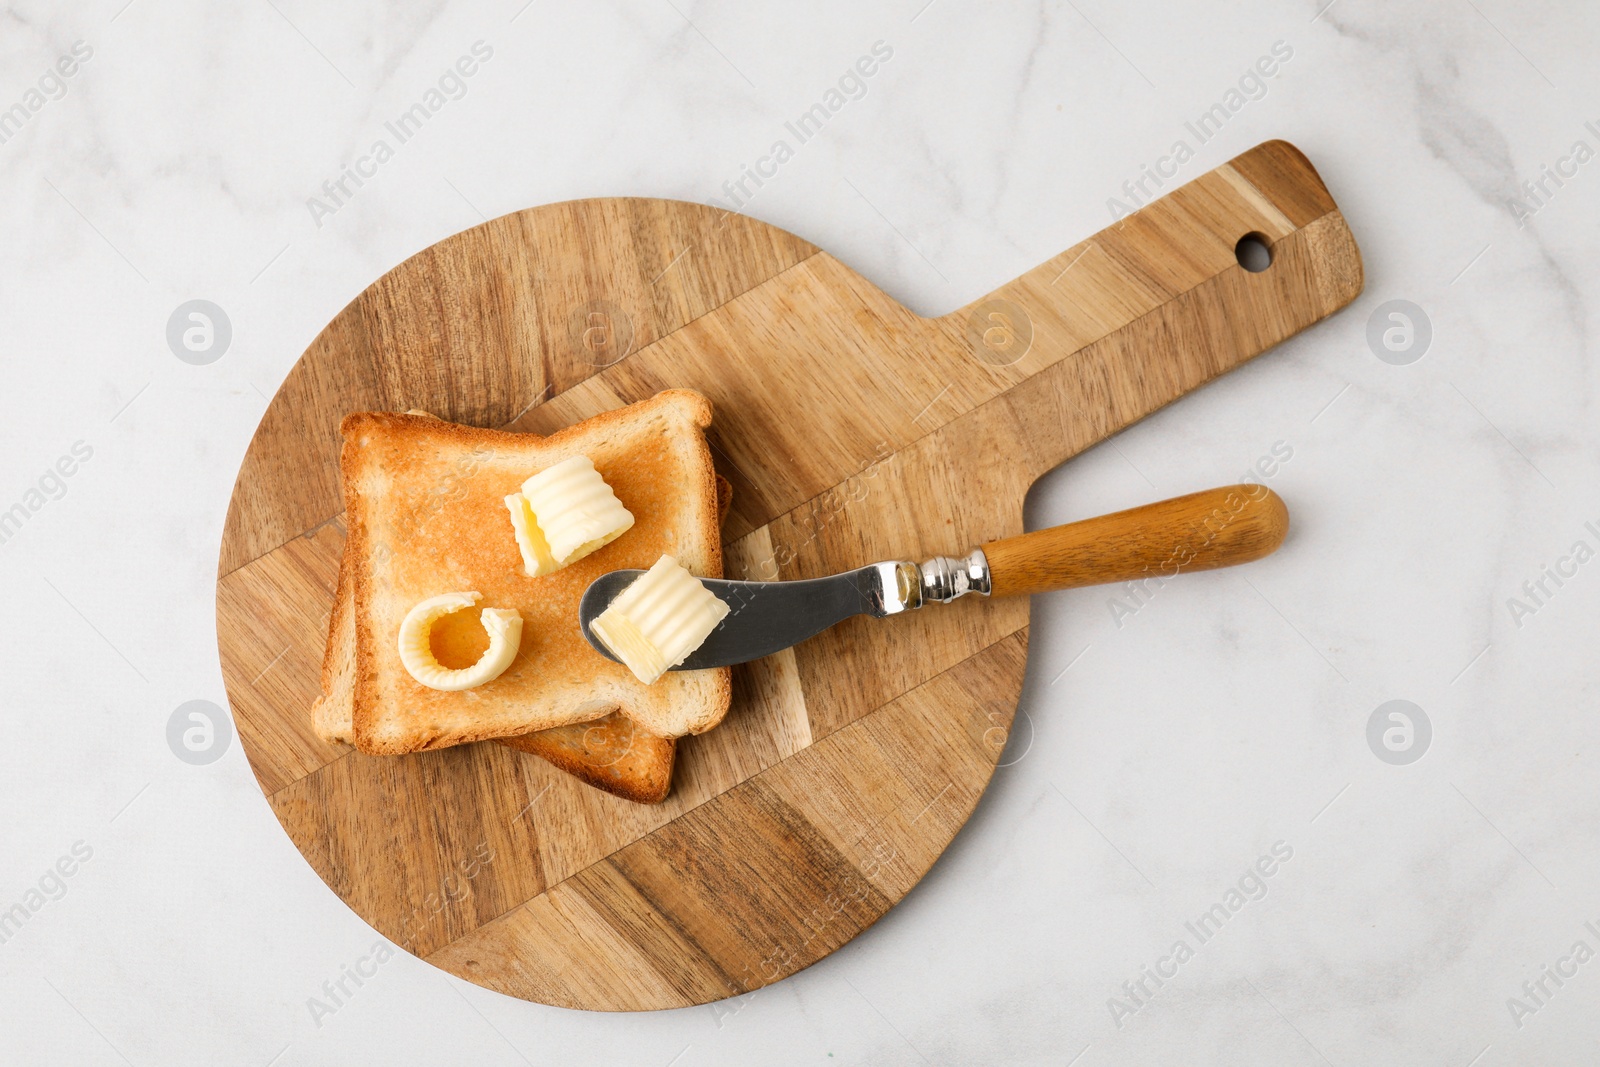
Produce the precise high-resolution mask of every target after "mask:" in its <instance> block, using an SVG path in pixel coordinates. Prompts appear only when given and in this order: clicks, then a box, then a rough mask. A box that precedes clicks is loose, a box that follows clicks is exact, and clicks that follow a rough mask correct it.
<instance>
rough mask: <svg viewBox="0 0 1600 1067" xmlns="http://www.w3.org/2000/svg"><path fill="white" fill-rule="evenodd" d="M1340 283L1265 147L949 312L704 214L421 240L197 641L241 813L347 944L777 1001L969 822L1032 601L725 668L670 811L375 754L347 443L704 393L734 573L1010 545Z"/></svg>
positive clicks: (924, 618)
mask: <svg viewBox="0 0 1600 1067" xmlns="http://www.w3.org/2000/svg"><path fill="white" fill-rule="evenodd" d="M1251 234H1254V235H1256V236H1257V237H1259V238H1260V239H1262V240H1264V241H1265V242H1266V243H1267V245H1268V246H1269V247H1270V249H1271V251H1272V265H1271V266H1270V267H1268V268H1267V269H1266V270H1264V271H1261V272H1259V273H1251V272H1249V271H1246V270H1244V269H1243V268H1242V267H1241V266H1240V264H1239V262H1238V259H1237V258H1236V251H1235V249H1236V245H1237V244H1238V243H1239V241H1240V240H1241V238H1243V237H1245V236H1247V235H1251ZM1361 278H1362V275H1361V262H1360V257H1359V254H1358V253H1357V250H1356V246H1355V242H1354V240H1353V239H1352V237H1351V235H1350V232H1349V230H1348V228H1347V227H1346V226H1345V223H1344V220H1343V219H1342V218H1341V216H1340V214H1339V212H1338V210H1337V209H1336V207H1335V205H1334V202H1333V200H1332V198H1331V197H1330V196H1329V195H1328V192H1327V190H1326V189H1325V188H1324V187H1323V185H1322V182H1321V181H1320V180H1319V179H1318V177H1317V174H1316V172H1315V171H1314V170H1313V169H1312V167H1311V165H1310V164H1309V163H1308V162H1307V161H1306V159H1305V157H1304V156H1302V155H1301V154H1300V152H1299V151H1298V150H1296V149H1295V148H1294V147H1292V146H1291V145H1288V144H1285V143H1283V142H1269V143H1267V144H1263V145H1260V146H1259V147H1257V148H1255V149H1252V150H1251V151H1249V152H1247V153H1245V154H1244V155H1242V156H1240V157H1238V158H1237V159H1234V160H1233V161H1231V162H1230V163H1228V164H1226V165H1224V166H1221V167H1218V168H1217V169H1216V170H1213V171H1211V172H1210V173H1208V174H1205V175H1203V176H1201V177H1199V178H1197V179H1195V180H1194V181H1192V182H1190V183H1189V184H1187V185H1185V186H1183V187H1181V188H1179V189H1177V190H1176V191H1174V192H1172V193H1171V194H1169V195H1168V196H1166V197H1165V198H1163V199H1161V200H1159V201H1156V202H1155V203H1153V204H1150V205H1149V206H1147V207H1145V208H1144V209H1142V210H1141V211H1139V212H1138V213H1137V214H1135V215H1132V216H1130V217H1128V218H1125V219H1123V220H1121V221H1120V222H1118V223H1117V224H1115V225H1114V226H1112V227H1111V228H1109V229H1107V230H1106V231H1104V232H1102V233H1100V234H1098V235H1096V236H1095V237H1093V238H1091V239H1089V240H1087V241H1084V242H1083V243H1081V244H1079V245H1077V246H1076V247H1074V248H1071V249H1068V250H1067V251H1065V252H1063V253H1062V254H1061V255H1059V256H1057V257H1055V258H1054V259H1052V260H1050V261H1049V262H1047V263H1045V264H1043V265H1042V266H1040V267H1038V268H1036V269H1034V270H1032V271H1029V272H1028V273H1027V274H1025V275H1023V276H1022V277H1021V278H1018V279H1017V280H1016V281H1014V282H1011V283H1010V284H1008V285H1006V286H1004V287H1002V288H1001V289H999V290H997V291H996V292H994V293H993V294H990V295H989V296H988V297H986V298H984V299H983V300H980V301H977V302H975V303H974V304H972V305H969V306H968V307H966V308H963V309H961V310H960V311H957V312H955V313H952V314H950V315H946V316H943V317H941V318H931V319H929V318H921V317H919V316H917V315H914V314H912V313H911V312H909V311H907V310H906V309H905V308H903V307H901V306H899V305H898V304H897V303H895V302H894V301H893V300H891V299H889V298H888V297H886V296H885V295H884V294H883V293H881V292H879V291H878V290H877V289H876V288H874V287H873V286H872V285H871V284H870V283H869V282H867V281H865V280H864V279H862V278H861V277H860V276H858V275H857V274H855V273H854V272H852V271H851V270H849V269H848V268H847V267H845V266H844V265H843V264H841V263H840V262H839V261H838V260H836V259H834V258H833V257H831V256H829V255H828V254H827V253H825V252H821V251H818V250H817V249H816V248H814V247H812V246H811V245H809V244H807V243H806V242H804V241H802V240H800V239H798V238H796V237H793V236H790V235H789V234H787V233H783V232H782V231H780V230H776V229H774V228H772V227H770V226H767V225H764V224H762V223H760V222H756V221H754V220H752V219H749V218H745V217H742V216H739V215H734V214H728V213H724V212H721V211H717V210H714V209H711V208H707V207H701V206H697V205H694V204H686V203H677V202H671V201H660V200H637V199H611V200H585V201H576V202H572V203H565V204H554V205H550V206H547V207H540V208H533V209H530V210H527V211H522V212H518V213H517V214H514V215H507V216H505V217H503V218H499V219H495V220H494V221H492V222H488V223H485V224H483V225H482V226H478V227H476V228H474V229H472V230H468V231H467V232H465V233H462V234H458V235H456V236H454V237H451V238H450V239H448V240H445V241H441V242H440V243H438V244H436V245H434V246H433V247H432V248H429V249H427V250H426V251H423V252H421V253H419V254H418V255H416V256H413V257H412V258H411V259H409V260H407V261H406V262H405V263H402V264H401V265H400V266H398V267H396V268H395V269H394V270H392V271H390V272H389V273H388V274H386V275H384V276H383V277H382V278H380V279H379V280H378V281H376V282H375V283H373V285H372V286H371V287H370V288H368V289H367V290H366V291H365V292H363V293H362V294H361V295H360V296H359V297H357V298H356V299H355V300H354V301H352V302H351V303H350V305H349V306H348V307H346V308H345V309H344V310H343V311H342V312H340V314H339V315H338V316H337V317H336V318H335V319H334V320H333V321H332V322H331V323H330V324H329V325H328V327H327V328H326V329H325V330H323V332H322V333H321V335H320V336H318V337H317V339H316V340H315V341H314V342H313V343H312V345H311V347H310V348H309V349H307V351H306V353H305V355H304V356H303V357H302V358H301V360H300V362H299V363H298V364H297V365H296V366H295V368H294V370H293V371H292V372H291V373H290V374H289V376H288V379H287V380H286V381H285V382H284V384H283V387H282V388H281V389H280V390H279V391H278V394H277V396H276V397H275V398H274V399H273V401H272V403H271V405H270V406H269V407H268V409H267V412H266V414H265V415H264V416H263V418H262V421H261V426H260V428H259V429H258V430H257V432H256V435H255V439H254V441H253V442H252V443H251V446H250V449H249V452H248V454H247V455H246V457H245V460H244V464H243V467H242V469H241V470H240V473H239V478H238V482H237V484H236V486H235V489H234V493H233V500H232V504H231V506H230V509H229V512H228V520H227V527H226V532H225V534H224V537H223V542H222V555H221V564H220V567H219V577H218V582H217V630H218V638H219V643H220V646H221V656H222V665H223V670H224V675H225V678H226V680H227V686H228V695H229V699H230V701H231V703H232V708H233V714H234V717H235V720H236V723H237V726H238V731H239V736H240V739H241V741H242V742H243V744H244V746H245V748H246V751H247V753H248V755H249V758H250V763H251V766H252V768H253V769H254V771H255V774H256V777H257V778H258V780H259V781H260V783H261V788H262V790H263V792H264V793H265V794H266V796H267V801H268V803H269V804H270V805H271V806H272V809H273V811H274V812H275V813H276V814H277V816H278V818H279V820H280V821H281V822H282V823H283V827H284V829H285V830H287V831H288V833H289V836H290V838H292V839H293V841H294V843H295V844H296V845H297V846H298V847H299V848H300V851H301V852H302V853H303V854H304V855H305V857H306V859H307V861H309V862H310V864H311V865H312V867H313V868H315V869H316V871H317V873H318V874H320V875H321V876H322V878H323V879H324V880H325V881H326V882H327V883H328V885H329V886H330V887H331V888H332V889H333V891H334V892H336V893H338V894H339V896H340V897H342V898H343V899H344V900H345V901H346V902H347V903H348V904H349V905H350V907H351V908H353V909H355V911H356V912H357V913H358V914H359V915H360V916H361V917H362V918H363V919H365V920H366V921H367V922H368V923H370V924H371V925H372V926H373V927H375V928H376V929H377V930H379V931H380V932H381V933H382V934H384V935H385V936H386V937H388V938H390V939H392V940H393V941H394V942H395V943H396V944H397V945H399V946H401V947H403V948H405V949H407V950H409V951H411V952H413V953H415V954H416V955H418V956H420V957H422V958H423V959H425V960H428V961H429V962H430V963H433V964H435V965H437V966H439V967H442V968H444V969H445V970H447V971H449V972H451V973H453V974H457V975H460V976H461V977H463V978H466V979H469V980H471V981H473V982H476V983H478V984H480V985H483V986H487V987H489V988H491V989H496V990H499V991H501V992H503V993H508V994H510V995H512V996H517V997H523V998H526V999H528V1000H535V1001H542V1002H544V1003H547V1004H558V1005H568V1006H572V1007H580V1008H591V1009H606V1010H633V1009H645V1008H671V1007H681V1006H685V1005H691V1004H700V1003H705V1002H707V1001H711V1000H717V999H720V998H723V997H728V996H733V995H737V994H740V993H744V992H747V991H749V990H751V989H755V988H757V987H760V986H763V985H766V984H768V983H770V982H773V981H776V980H778V979H780V978H783V977H785V976H786V975H789V974H792V973H794V972H795V971H797V970H799V969H800V968H802V967H805V966H807V965H809V964H811V963H814V962H816V961H817V960H818V959H821V958H822V957H823V956H825V955H827V954H828V953H830V952H832V951H833V950H834V949H836V948H838V947H839V946H840V945H842V944H844V943H845V942H846V941H848V940H849V939H850V938H852V937H854V936H855V935H856V934H857V933H859V932H860V931H861V930H863V929H864V928H866V927H867V926H868V925H870V924H871V923H872V922H874V921H875V920H876V919H877V918H878V917H879V916H881V915H882V914H883V913H884V912H885V911H886V910H887V909H888V908H889V907H890V906H891V905H893V904H894V903H896V902H897V901H899V900H900V898H901V897H903V896H905V895H906V893H907V892H908V891H910V889H911V887H912V886H913V885H915V884H916V882H917V880H918V879H919V878H921V877H922V875H923V873H924V872H926V871H927V870H928V868H929V866H930V865H931V864H932V863H933V862H934V860H935V859H936V858H938V856H939V854H940V852H941V851H942V850H943V849H944V848H945V846H946V845H947V844H949V842H950V839H951V838H952V837H953V836H954V835H955V833H956V831H957V830H959V829H960V828H961V825H962V823H963V822H965V821H966V819H967V816H968V814H969V813H970V812H971V811H972V809H973V806H974V805H975V804H976V803H977V800H978V797H979V795H980V794H981V793H982V792H983V790H984V787H985V786H986V785H987V783H988V781H989V777H990V775H991V773H992V772H993V770H994V767H995V763H996V761H997V760H998V759H999V758H1000V755H1001V751H1002V749H1003V748H1004V745H1005V741H1006V735H1007V730H1008V728H1009V726H1010V724H1011V717H1012V713H1013V711H1014V709H1015V707H1016V702H1017V697H1018V694H1019V692H1020V690H1021V687H1022V681H1023V674H1024V671H1025V669H1026V663H1027V629H1028V604H1027V602H1026V600H1002V599H994V600H985V599H982V598H977V597H969V598H966V599H964V600H962V601H960V602H958V603H955V604H951V605H949V606H945V607H936V608H934V609H931V610H927V611H922V612H914V613H912V614H910V615H907V616H902V617H898V618H894V619H887V620H868V619H855V620H852V621H850V622H846V623H844V624H842V625H840V626H838V627H836V628H835V629H833V630H831V631H828V632H826V633H824V634H822V635H820V636H818V637H816V638H814V639H812V640H810V641H808V642H806V643H804V644H802V645H800V646H798V647H796V648H794V649H791V650H789V651H786V652H784V653H781V654H779V655H776V656H771V657H769V658H767V659H765V660H761V661H759V662H756V663H753V664H748V665H746V666H744V667H740V668H736V669H735V673H734V705H733V710H732V711H731V712H730V713H729V715H728V717H727V719H726V720H725V721H724V722H723V723H722V725H721V726H719V727H717V728H716V729H715V730H712V731H711V732H709V733H707V734H705V735H703V736H700V737H694V738H688V739H685V740H684V741H682V742H681V743H680V745H679V754H678V765H677V771H676V774H675V777H674V781H673V788H672V793H671V795H670V796H669V797H668V798H667V800H666V802H665V803H662V804H660V805H655V806H649V805H640V804H635V803H631V802H629V801H626V800H621V799H618V798H616V797H613V796H610V795H608V794H606V793H603V792H600V791H599V790H597V789H594V788H591V787H589V786H587V785H584V784H582V783H581V782H579V781H578V780H577V779H575V778H573V777H571V776H569V775H566V774H563V773H562V772H560V771H558V770H556V769H555V768H554V767H552V766H550V765H549V764H547V763H545V762H543V761H542V760H540V759H538V758H536V757H534V756H531V755H527V754H525V753H522V752H518V751H515V750H513V749H510V748H507V747H504V746H501V745H494V744H475V745H467V746H463V747H460V748H452V749H446V750H443V751H437V752H429V753H423V754H418V755H412V756H404V757H369V756H364V755H361V754H360V753H357V752H355V751H354V750H352V749H350V748H347V747H345V746H342V745H333V744H328V743H325V742H323V741H321V740H319V739H318V738H317V736H316V735H315V734H314V733H313V731H312V728H311V715H310V708H311V704H312V701H313V700H314V699H315V698H316V696H317V694H318V691H319V669H320V664H321V659H322V651H323V646H324V641H325V638H326V632H327V619H328V613H329V609H330V606H331V604H332V601H333V591H334V580H335V574H336V572H337V569H338V563H339V558H340V552H341V548H342V544H343V539H344V527H343V521H342V517H341V511H342V503H341V498H340V487H339V479H338V469H337V454H338V434H337V427H338V423H339V420H340V418H341V417H343V416H344V415H345V414H346V413H348V412H351V411H359V410H388V411H397V410H406V409H409V408H421V409H424V410H427V411H431V412H433V413H434V414H436V415H439V416H441V417H443V418H446V419H451V420H454V421H457V422H465V423H471V424H474V425H479V426H492V427H501V428H506V429H511V430H521V431H532V432H539V433H548V432H551V431H553V430H555V429H557V428H559V427H561V426H564V425H567V424H569V423H572V422H575V421H577V420H579V419H582V418H586V417H588V416H590V415H592V414H595V413H597V412H599V411H603V410H606V409H609V408H614V407H618V406H620V405H622V404H626V403H632V402H634V401H638V400H642V399H644V398H646V397H649V396H651V395H652V394H654V393H655V392H657V391H658V390H661V389H665V388H669V387H686V388H691V389H696V390H699V391H700V392H702V393H704V394H705V395H706V396H707V397H709V398H710V399H711V400H712V402H713V403H714V405H715V407H716V421H715V424H714V425H713V427H712V428H711V430H710V433H709V436H710V439H711V442H712V446H713V454H714V457H715V460H716V463H717V467H718V470H719V472H720V473H721V474H722V475H723V476H725V477H726V478H727V479H729V480H730V481H731V482H732V483H733V486H734V493H733V506H732V512H731V514H730V515H729V517H728V519H727V522H726V525H725V527H724V537H725V539H726V546H727V547H726V552H727V573H728V576H729V577H746V576H748V577H758V576H759V577H772V576H773V575H774V574H776V575H777V576H780V577H782V578H785V579H791V578H809V577H815V576H818V575H824V574H832V573H835V572H837V571H842V570H845V569H847V568H852V567H857V566H860V565H862V564H865V563H869V562H872V561H874V560H879V559H898V558H910V559H921V558H925V557H927V556H931V555H935V554H940V553H964V552H966V551H967V550H968V549H969V548H971V547H972V546H973V545H977V544H980V543H982V542H985V541H989V540H994V539H996V538H1001V537H1008V536H1012V535H1015V534H1018V533H1021V532H1022V529H1023V527H1022V503H1023V497H1024V495H1025V494H1026V492H1027V490H1028V487H1029V486H1030V485H1031V484H1032V483H1033V481H1034V479H1036V478H1037V477H1038V476H1039V475H1041V474H1042V473H1044V472H1045V471H1047V470H1049V469H1050V468H1052V467H1054V466H1056V465H1057V464H1059V463H1060V462H1061V461H1063V460H1064V459H1066V458H1067V457H1069V456H1072V455H1074V454H1076V453H1077V452H1079V451H1081V450H1083V449H1084V448H1086V447H1088V446H1089V445H1091V444H1093V443H1094V442H1096V441H1098V440H1100V439H1102V438H1104V437H1106V436H1107V435H1109V434H1111V433H1114V432H1116V431H1117V430H1120V429H1121V428H1122V427H1124V426H1126V425H1128V424H1129V423H1131V422H1133V421H1135V420H1136V419H1139V418H1141V417H1143V416H1145V415H1147V414H1149V413H1150V412H1151V411H1154V410H1155V409H1156V408H1159V407H1161V406H1162V405H1163V404H1166V403H1168V402H1170V401H1171V400H1173V399H1175V398H1176V397H1178V396H1181V395H1182V394H1183V393H1185V392H1188V391H1189V390H1191V389H1194V388H1196V387H1197V386H1199V385H1201V384H1203V383H1204V382H1206V381H1208V380H1209V379H1211V378H1213V377H1215V376H1216V375H1218V374H1221V373H1222V372H1224V371H1226V370H1228V369H1230V368H1232V367H1234V366H1237V365H1238V364H1239V363H1241V362H1243V361H1244V360H1246V359H1249V358H1250V357H1252V356H1254V355H1256V354H1257V353H1259V352H1262V351H1263V350H1265V349H1267V348H1268V347H1270V346H1272V345H1273V344H1276V343H1277V342H1278V341H1281V340H1283V339H1284V338H1285V337H1288V336H1290V335H1291V334H1293V333H1295V332H1296V331H1298V330H1301V329H1303V328H1305V327H1306V326H1309V325H1311V324H1312V323H1314V322H1316V321H1318V320H1320V319H1322V318H1324V317H1325V316H1327V315H1329V314H1331V313H1332V312H1333V311H1335V310H1337V309H1339V308H1341V307H1343V306H1344V305H1346V304H1348V303H1349V302H1350V301H1351V300H1353V299H1354V298H1355V296H1356V294H1357V293H1358V292H1359V291H1360V289H1361ZM1196 488H1199V487H1196Z"/></svg>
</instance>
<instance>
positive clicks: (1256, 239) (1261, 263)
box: [1233, 233, 1272, 274]
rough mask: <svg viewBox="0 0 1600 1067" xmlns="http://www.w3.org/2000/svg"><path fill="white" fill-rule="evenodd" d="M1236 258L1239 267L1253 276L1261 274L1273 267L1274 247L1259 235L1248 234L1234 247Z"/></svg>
mask: <svg viewBox="0 0 1600 1067" xmlns="http://www.w3.org/2000/svg"><path fill="white" fill-rule="evenodd" d="M1233 255H1234V258H1235V259H1237V260H1238V261H1239V266H1241V267H1243V268H1244V269H1245V270H1247V271H1249V272H1250V273H1251V274H1260V273H1261V272H1262V271H1264V270H1266V269H1267V268H1268V267H1270V266H1272V246H1271V245H1269V244H1268V243H1267V239H1266V238H1265V237H1263V236H1262V235H1261V234H1259V233H1247V234H1245V235H1244V236H1243V237H1241V238H1239V243H1238V244H1236V245H1234V246H1233Z"/></svg>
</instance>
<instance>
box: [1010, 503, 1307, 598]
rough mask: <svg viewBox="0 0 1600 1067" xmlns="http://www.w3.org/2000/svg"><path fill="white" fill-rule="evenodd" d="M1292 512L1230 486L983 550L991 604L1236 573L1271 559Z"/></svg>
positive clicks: (1025, 536)
mask: <svg viewBox="0 0 1600 1067" xmlns="http://www.w3.org/2000/svg"><path fill="white" fill-rule="evenodd" d="M1288 532H1289V509H1288V508H1286V507H1284V504H1283V500H1282V498H1281V497H1279V496H1278V494H1277V493H1274V492H1273V491H1272V490H1270V489H1268V488H1267V487H1266V486H1264V485H1227V486H1223V487H1222V488H1220V489H1206V490H1204V491H1202V492H1199V493H1190V494H1189V495H1188V496H1180V497H1174V498H1173V499H1171V500H1163V501H1161V502H1160V503H1157V504H1145V505H1144V506H1143V507H1137V508H1129V509H1128V510H1127V511H1118V512H1115V513H1114V514H1111V515H1101V516H1100V517H1099V518H1094V519H1084V520H1083V521H1082V522H1069V523H1067V524H1066V525H1065V526H1052V527H1050V528H1049V529H1048V530H1035V531H1034V532H1032V533H1025V534H1022V535H1021V536H1018V537H1007V538H1005V539H1004V540H1002V541H991V542H990V543H989V544H986V545H984V546H983V554H984V555H985V556H986V557H987V558H988V560H989V582H990V591H991V595H993V596H1022V595H1024V594H1028V593H1044V592H1049V591H1050V590H1052V589H1072V588H1075V587H1077V586H1081V585H1101V584H1103V583H1106V582H1125V581H1130V580H1134V579H1139V578H1171V577H1173V576H1174V575H1176V574H1179V573H1181V572H1183V571H1204V570H1211V569H1212V568H1214V567H1231V566H1233V565H1234V564H1235V563H1249V562H1250V561H1251V560H1254V559H1260V558H1261V557H1262V556H1266V555H1269V554H1270V553H1271V552H1272V551H1273V550H1274V549H1276V548H1277V547H1278V546H1279V545H1281V544H1282V543H1283V538H1284V535H1285V534H1287V533H1288Z"/></svg>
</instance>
